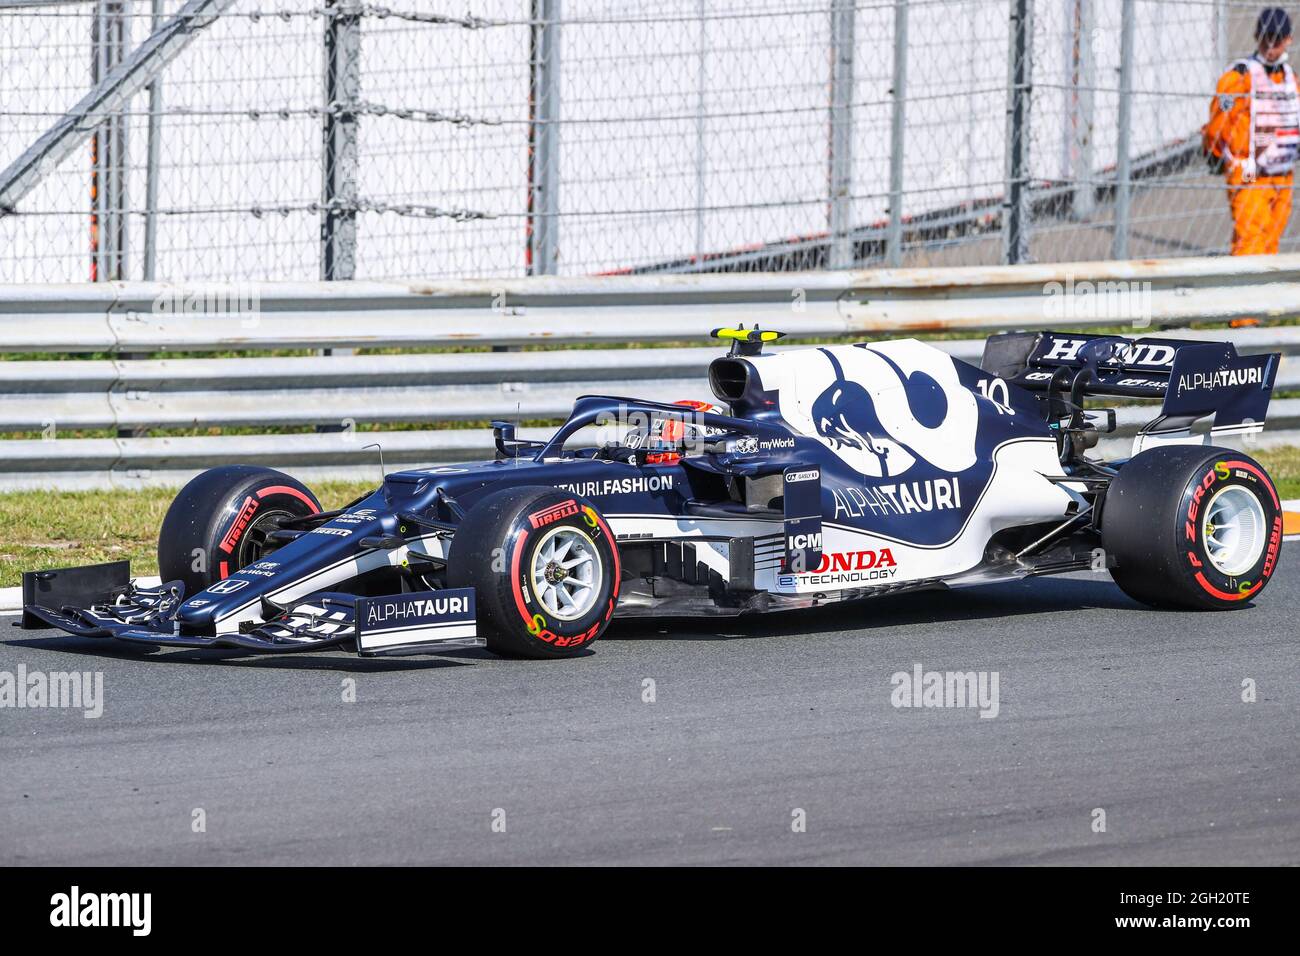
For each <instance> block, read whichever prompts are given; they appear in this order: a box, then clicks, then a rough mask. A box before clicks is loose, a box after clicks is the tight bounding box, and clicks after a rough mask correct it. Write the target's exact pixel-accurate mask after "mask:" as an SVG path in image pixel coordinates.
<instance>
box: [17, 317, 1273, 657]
mask: <svg viewBox="0 0 1300 956" xmlns="http://www.w3.org/2000/svg"><path fill="white" fill-rule="evenodd" d="M714 334H715V336H716V337H718V338H722V339H726V340H729V341H730V343H731V349H730V352H729V353H728V354H726V355H721V356H719V357H718V358H716V359H715V360H714V361H713V363H712V365H711V367H710V370H709V380H710V385H711V387H712V391H713V393H714V400H713V401H710V402H703V401H691V402H683V403H679V404H667V403H660V402H648V401H638V400H635V399H630V398H617V397H606V396H585V397H582V398H579V399H578V400H577V402H576V404H575V406H574V409H573V413H572V415H571V417H570V418H569V419H568V421H566V422H565V423H564V424H563V425H562V426H561V427H560V428H559V430H558V431H557V432H555V434H554V435H553V436H552V437H551V438H550V439H549V440H547V441H540V442H539V441H524V440H520V439H517V437H516V435H515V430H514V427H513V426H512V425H510V424H509V423H505V422H496V423H494V425H493V427H494V429H495V444H496V455H495V457H494V458H493V459H492V460H490V461H477V462H466V463H464V464H454V465H442V466H438V467H429V468H417V469H412V470H406V471H398V472H395V473H393V474H389V475H387V476H386V477H385V478H384V481H383V484H382V485H381V486H380V487H379V488H377V489H376V490H375V491H373V492H372V493H370V494H367V495H365V496H363V497H362V498H359V499H358V500H356V501H354V502H352V503H351V504H350V505H348V506H347V507H344V508H341V509H339V510H336V511H322V510H321V507H320V504H319V502H318V501H317V499H316V497H315V496H314V495H313V494H312V492H311V491H310V490H309V489H308V488H307V487H305V486H304V485H303V484H301V483H300V482H298V481H296V480H295V479H293V478H291V477H289V476H288V475H285V474H282V473H280V472H277V471H273V470H270V469H267V468H261V467H249V466H242V465H228V466H224V467H219V468H214V469H212V470H210V471H207V472H205V473H203V474H201V475H199V476H198V477H197V478H195V479H194V480H192V481H191V482H190V483H189V484H188V485H186V486H185V488H184V489H183V490H182V491H181V492H180V493H179V495H178V496H177V498H176V500H175V502H174V503H173V504H172V506H171V508H170V510H169V511H168V513H167V516H166V518H165V520H164V521H163V524H162V529H161V533H160V537H159V543H158V558H159V565H160V568H161V571H162V576H163V580H164V583H163V584H162V585H161V586H159V587H140V586H135V585H134V584H133V583H131V582H130V581H129V579H128V577H129V569H128V568H127V567H125V566H124V565H125V563H120V564H119V565H95V566H90V567H83V568H68V569H63V570H60V571H44V572H32V573H28V574H27V575H25V576H24V588H25V604H26V607H25V612H24V626H28V627H55V628H61V629H62V630H64V631H67V632H69V633H72V634H76V635H86V636H94V637H112V638H116V639H119V640H124V641H136V642H141V643H144V644H150V645H160V646H173V645H180V646H186V647H221V648H244V649H251V650H261V651H301V650H309V649H317V648H321V647H328V646H334V645H347V646H353V647H355V649H356V650H357V652H359V653H360V654H362V655H368V656H369V655H389V654H407V653H423V652H428V651H439V650H447V649H450V648H461V647H467V646H478V645H482V644H486V646H487V647H488V648H489V649H490V650H492V651H495V652H498V653H500V654H503V655H508V656H523V657H567V656H573V655H576V654H580V653H583V652H584V651H585V650H586V649H587V647H588V646H589V645H590V644H591V643H592V642H593V641H595V640H596V638H597V637H598V636H599V635H600V634H601V632H602V631H603V630H604V629H605V627H606V626H607V625H608V624H609V623H610V621H611V620H612V619H613V618H614V617H615V616H619V617H623V616H629V617H630V616H633V615H649V614H653V615H658V616H689V615H735V614H743V613H747V612H758V611H777V610H785V609H792V608H807V607H813V606H816V605H822V604H826V603H828V602H833V601H845V600H850V599H859V598H868V597H877V596H880V595H886V594H894V593H898V592H903V591H914V590H919V589H927V588H931V589H933V588H957V587H964V586H968V585H978V584H983V583H987V582H994V581H1007V580H1015V579H1019V578H1023V577H1026V576H1030V575H1043V574H1057V573H1062V572H1070V571H1076V570H1082V569H1090V568H1091V569H1094V570H1100V569H1103V568H1104V569H1108V570H1109V572H1110V574H1111V575H1112V576H1113V577H1114V580H1115V582H1116V583H1117V584H1118V585H1119V586H1120V587H1121V588H1122V589H1123V590H1124V591H1125V592H1127V593H1128V594H1129V595H1131V596H1132V597H1134V598H1136V599H1138V600H1139V601H1142V602H1145V603H1147V604H1150V605H1156V606H1171V607H1183V608H1203V609H1211V610H1213V609H1229V608H1237V607H1241V606H1243V605H1246V604H1248V603H1249V602H1250V601H1251V600H1252V599H1254V598H1256V597H1258V596H1259V594H1260V592H1261V590H1262V589H1263V588H1264V586H1265V585H1266V584H1267V583H1268V581H1269V577H1270V575H1271V574H1272V573H1273V571H1274V569H1275V567H1276V565H1277V559H1278V552H1279V549H1280V547H1281V540H1282V518H1281V509H1280V503H1279V501H1278V495H1277V491H1276V490H1275V488H1274V485H1273V482H1272V481H1271V480H1270V478H1269V476H1268V475H1267V474H1266V473H1265V471H1264V469H1263V468H1262V467H1260V465H1259V464H1258V463H1257V462H1255V461H1254V460H1253V459H1251V458H1250V457H1249V456H1248V455H1246V454H1243V453H1241V452H1239V451H1233V450H1230V449H1228V448H1223V447H1215V446H1214V444H1213V443H1214V442H1215V441H1216V440H1218V436H1223V435H1242V434H1248V433H1251V432H1254V431H1258V430H1259V429H1260V428H1262V427H1263V422H1264V416H1265V413H1266V411H1267V408H1268V402H1269V396H1270V394H1271V392H1272V388H1273V382H1274V378H1275V376H1276V372H1277V368H1278V360H1279V357H1278V356H1277V355H1252V356H1240V355H1238V354H1237V352H1236V350H1235V349H1234V347H1233V346H1232V345H1230V344H1227V343H1215V342H1205V341H1185V340H1176V339H1172V338H1162V337H1154V338H1137V339H1130V338H1124V337H1119V336H1113V335H1095V336H1091V335H1085V334H1074V333H1062V332H1021V333H1006V334H1002V335H996V336H993V337H991V338H990V339H989V340H988V342H987V343H986V346H985V351H984V356H983V360H982V362H981V364H980V366H979V367H976V366H974V365H971V364H968V363H966V362H962V361H958V360H957V359H955V358H953V357H951V356H950V355H949V354H947V353H946V352H944V351H942V350H941V349H939V348H936V347H935V346H933V345H930V344H926V343H923V342H920V341H916V340H912V339H902V340H893V341H885V342H872V343H862V344H857V345H832V346H823V347H804V348H776V347H771V348H769V349H768V350H767V352H764V346H765V345H766V344H768V343H771V342H774V341H775V340H776V339H777V338H778V336H779V333H775V332H766V331H759V330H757V329H743V328H742V329H719V330H716V331H715V333H714ZM1097 396H1116V397H1120V398H1125V399H1149V400H1156V401H1159V402H1160V403H1161V405H1160V409H1159V413H1158V415H1157V416H1156V417H1155V418H1154V419H1153V420H1152V421H1151V422H1150V423H1148V424H1147V425H1146V426H1145V427H1143V428H1142V429H1141V431H1140V432H1139V433H1138V435H1137V436H1136V439H1135V440H1134V443H1133V449H1132V455H1131V457H1128V458H1123V459H1118V460H1111V461H1101V460H1097V459H1095V458H1090V457H1087V453H1088V452H1089V451H1091V450H1093V449H1095V448H1096V446H1097V444H1098V441H1099V439H1100V438H1101V436H1103V435H1105V434H1107V433H1108V432H1111V431H1114V429H1115V422H1116V415H1115V410H1114V409H1107V408H1096V407H1093V406H1095V405H1096V404H1097V403H1096V402H1095V401H1091V402H1090V401H1089V399H1095V398H1096V397H1097ZM1211 415H1212V416H1213V421H1212V423H1211V424H1210V427H1209V429H1208V432H1206V431H1205V429H1201V430H1200V431H1198V432H1195V433H1194V431H1193V426H1194V425H1195V424H1196V423H1197V422H1198V421H1199V420H1201V419H1205V418H1207V417H1208V416H1211ZM593 432H594V433H595V435H596V438H595V439H594V440H592V439H591V438H590V436H591V435H592V434H593Z"/></svg>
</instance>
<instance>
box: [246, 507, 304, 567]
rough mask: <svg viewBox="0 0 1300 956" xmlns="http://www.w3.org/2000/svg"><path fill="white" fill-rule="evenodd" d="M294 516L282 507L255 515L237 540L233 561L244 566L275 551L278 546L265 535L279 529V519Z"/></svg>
mask: <svg viewBox="0 0 1300 956" xmlns="http://www.w3.org/2000/svg"><path fill="white" fill-rule="evenodd" d="M292 517H294V515H293V513H292V512H289V511H285V510H283V509H276V510H273V511H267V512H265V513H263V514H260V515H258V516H257V518H256V520H254V521H253V523H252V524H250V525H249V526H248V528H247V529H246V530H245V531H244V537H243V540H242V541H240V542H239V548H238V549H237V551H236V554H235V563H236V564H237V565H238V566H239V567H241V568H246V567H248V566H249V565H250V564H253V563H255V562H257V561H261V560H262V559H263V558H264V557H266V556H267V555H268V554H270V553H271V552H272V551H275V550H276V549H277V548H279V547H280V546H279V545H278V544H273V543H271V542H269V541H267V536H268V535H270V533H271V532H272V531H278V530H280V519H282V518H292Z"/></svg>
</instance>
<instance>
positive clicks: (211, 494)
mask: <svg viewBox="0 0 1300 956" xmlns="http://www.w3.org/2000/svg"><path fill="white" fill-rule="evenodd" d="M318 511H320V502H318V501H317V500H316V496H315V495H313V494H312V493H311V492H310V491H308V490H307V488H306V487H305V486H304V485H303V484H302V483H301V482H299V481H298V480H296V479H294V478H290V477H289V476H288V475H286V474H284V473H283V472H279V471H275V470H273V469H271V468H259V467H256V466H254V465H223V466H222V467H220V468H210V469H208V470H207V471H205V472H203V474H201V475H198V476H197V477H196V478H194V479H193V480H192V481H191V482H190V483H189V484H188V485H186V486H185V487H184V488H182V489H181V490H180V493H179V494H178V495H177V496H176V499H175V500H174V501H173V502H172V504H171V507H170V508H168V509H167V517H165V518H164V519H163V523H162V530H161V531H160V532H159V534H158V571H159V573H160V574H161V575H162V579H163V580H164V581H174V580H177V579H179V580H181V581H184V582H185V593H186V594H195V593H197V592H199V591H202V590H203V589H204V588H206V587H207V586H208V585H210V584H212V583H213V582H214V581H220V580H222V579H223V578H228V577H230V575H232V574H234V573H235V572H236V571H238V570H239V569H240V568H242V567H246V566H247V565H250V564H252V563H254V562H256V561H259V560H261V558H262V557H263V555H265V554H269V553H270V552H271V551H273V550H274V546H273V545H271V544H270V543H269V542H268V541H267V540H266V536H267V535H268V534H269V533H270V532H272V531H274V530H276V529H277V528H278V527H279V524H278V522H279V520H280V519H281V518H298V517H302V516H303V515H309V514H316V513H317V512H318Z"/></svg>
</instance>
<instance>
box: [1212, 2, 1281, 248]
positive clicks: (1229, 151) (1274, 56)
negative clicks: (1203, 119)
mask: <svg viewBox="0 0 1300 956" xmlns="http://www.w3.org/2000/svg"><path fill="white" fill-rule="evenodd" d="M1255 39H1256V40H1257V41H1259V45H1258V47H1257V49H1256V50H1255V52H1254V53H1253V54H1251V55H1250V56H1248V57H1246V58H1244V59H1241V60H1238V61H1237V62H1235V63H1233V64H1232V66H1230V67H1229V68H1228V71H1227V72H1226V73H1224V74H1223V76H1221V77H1219V83H1218V86H1217V87H1216V89H1215V95H1214V101H1213V102H1212V103H1211V104H1210V121H1209V122H1208V123H1206V124H1205V127H1204V128H1203V130H1202V132H1203V134H1204V146H1205V151H1206V153H1207V155H1209V156H1210V157H1211V162H1212V164H1213V165H1214V166H1215V167H1216V168H1220V169H1222V171H1223V173H1224V175H1225V177H1226V179H1227V183H1228V204H1229V206H1230V207H1231V209H1232V224H1233V228H1232V254H1233V255H1234V256H1251V255H1260V254H1267V253H1276V252H1277V251H1278V244H1279V242H1281V239H1282V233H1283V232H1285V231H1286V224H1287V220H1288V219H1289V218H1290V216H1291V185H1292V179H1293V176H1294V172H1293V170H1294V168H1295V163H1296V154H1297V148H1298V147H1300V92H1298V91H1297V88H1296V77H1295V72H1294V71H1293V70H1292V69H1291V65H1290V64H1289V63H1287V48H1288V47H1290V46H1291V18H1290V17H1289V16H1288V15H1287V13H1286V11H1285V10H1282V9H1281V8H1280V7H1267V8H1265V9H1264V10H1263V12H1261V13H1260V15H1259V19H1258V21H1256V24H1255Z"/></svg>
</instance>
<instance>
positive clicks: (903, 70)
mask: <svg viewBox="0 0 1300 956" xmlns="http://www.w3.org/2000/svg"><path fill="white" fill-rule="evenodd" d="M889 92H890V96H891V104H890V115H889V226H888V228H887V229H886V232H885V265H887V266H901V265H902V264H903V159H904V153H905V151H906V145H907V142H906V140H907V0H894V81H893V88H892V89H891V90H890V91H889Z"/></svg>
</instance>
